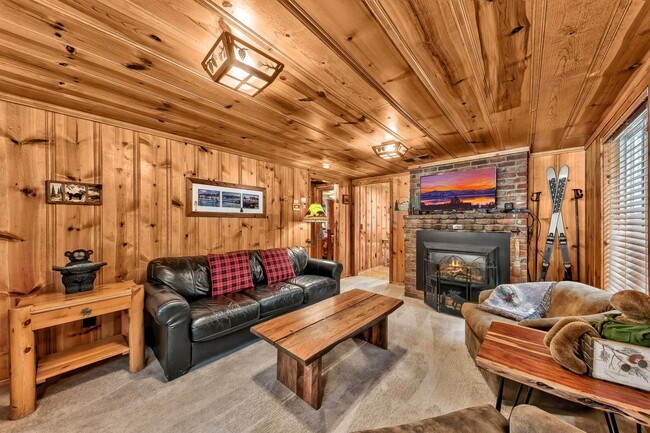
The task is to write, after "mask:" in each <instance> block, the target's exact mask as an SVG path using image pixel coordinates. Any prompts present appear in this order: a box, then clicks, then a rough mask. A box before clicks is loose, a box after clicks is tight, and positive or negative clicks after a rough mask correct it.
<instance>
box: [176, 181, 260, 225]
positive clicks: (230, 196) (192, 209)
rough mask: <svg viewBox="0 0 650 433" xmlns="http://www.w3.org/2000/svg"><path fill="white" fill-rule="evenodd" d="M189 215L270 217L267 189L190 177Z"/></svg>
mask: <svg viewBox="0 0 650 433" xmlns="http://www.w3.org/2000/svg"><path fill="white" fill-rule="evenodd" d="M186 199H187V200H186V202H187V203H188V204H189V206H186V212H185V214H186V215H187V216H208V217H227V218H233V217H234V218H264V217H265V216H266V188H261V187H258V186H250V185H239V184H234V183H226V182H215V181H211V180H205V179H196V178H188V179H187V197H186Z"/></svg>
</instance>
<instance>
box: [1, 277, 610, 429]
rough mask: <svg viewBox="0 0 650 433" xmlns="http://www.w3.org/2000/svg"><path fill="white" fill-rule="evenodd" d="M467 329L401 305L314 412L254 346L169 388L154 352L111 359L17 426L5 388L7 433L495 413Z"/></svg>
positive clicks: (63, 385)
mask: <svg viewBox="0 0 650 433" xmlns="http://www.w3.org/2000/svg"><path fill="white" fill-rule="evenodd" d="M354 287H359V288H363V289H366V290H372V291H376V292H378V293H382V294H387V295H390V296H395V297H402V293H403V287H402V286H397V285H389V284H388V283H387V282H386V281H384V280H379V279H376V278H370V277H363V276H362V277H352V278H346V279H344V281H343V290H349V289H351V288H354ZM463 326H464V324H463V320H462V319H460V318H456V317H452V316H448V315H444V314H438V313H435V312H434V311H432V310H431V309H430V308H428V307H427V306H425V305H424V303H423V302H422V301H419V300H415V299H410V298H404V305H403V306H402V307H401V308H399V309H398V310H397V311H396V312H395V313H393V314H392V315H391V316H390V319H389V348H388V350H382V349H379V348H377V347H375V346H372V345H369V344H366V343H363V342H361V341H358V340H354V339H351V340H348V341H346V342H344V343H342V344H340V345H339V346H337V347H336V348H335V349H334V350H332V351H331V352H330V353H329V354H327V355H325V357H324V360H323V367H324V371H325V374H324V381H325V392H324V398H323V405H322V407H321V409H320V410H318V411H316V410H314V409H312V408H311V407H310V406H309V405H307V404H306V403H305V402H303V401H302V400H301V399H300V398H298V397H297V396H296V395H295V394H293V393H292V392H291V391H289V390H288V389H286V388H285V387H284V386H283V385H282V384H281V383H279V382H278V381H277V380H276V378H275V360H276V351H275V349H274V348H273V347H272V346H271V345H269V344H268V343H265V342H263V341H258V342H255V343H253V344H251V345H249V346H247V347H245V348H243V349H241V350H239V351H236V352H234V353H232V354H230V355H228V356H225V357H222V358H221V359H218V360H215V361H213V362H210V363H206V364H205V365H203V366H201V367H199V368H195V369H194V370H192V371H190V373H188V374H187V375H185V376H183V377H181V378H179V379H176V380H174V381H172V382H166V381H165V379H164V376H163V373H162V370H161V368H160V365H159V364H158V362H157V360H156V359H155V357H154V356H153V355H151V353H150V351H148V352H147V354H148V355H149V356H148V360H147V367H146V368H145V369H144V370H143V371H141V372H139V373H136V374H133V375H131V374H129V373H128V371H127V365H128V361H127V358H126V357H120V358H114V359H112V360H109V361H106V362H104V363H102V364H99V365H95V366H92V367H89V368H87V369H85V370H81V371H78V372H77V373H74V374H69V375H66V376H63V377H60V378H58V379H52V380H49V381H48V382H47V383H46V384H44V385H42V386H39V388H38V394H39V400H38V408H37V410H36V412H35V413H33V414H32V415H30V416H28V417H26V418H24V419H21V420H18V421H7V417H8V414H9V408H8V405H9V396H8V389H7V387H3V388H0V432H3V433H4V432H7V433H9V432H12V433H14V432H15V433H17V432H30V433H38V432H44V433H55V432H57V433H58V432H83V431H92V432H170V433H171V432H174V433H176V432H181V431H183V432H237V433H244V432H283V433H291V432H296V433H297V432H350V431H354V430H358V429H367V428H373V427H380V426H387V425H395V424H400V423H405V422H410V421H414V420H418V419H422V418H428V417H432V416H436V415H440V414H443V413H447V412H450V411H453V410H456V409H461V408H464V407H468V406H474V405H480V404H486V403H488V404H493V403H494V397H493V395H492V394H491V392H490V390H489V389H488V387H487V385H485V383H484V382H483V379H482V377H481V375H480V374H479V372H478V370H477V369H476V367H475V366H474V364H473V362H472V360H471V358H470V356H469V355H468V353H467V351H466V349H465V346H464V343H463V335H464V331H463ZM578 424H580V422H579V423H578ZM598 424H601V423H597V424H592V428H590V429H588V430H587V431H590V432H597V431H601V430H600V425H598ZM593 426H596V427H593ZM582 427H583V428H584V425H583V426H582ZM602 431H603V432H604V431H605V430H602ZM477 433H480V432H477Z"/></svg>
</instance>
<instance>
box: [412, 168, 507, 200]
mask: <svg viewBox="0 0 650 433" xmlns="http://www.w3.org/2000/svg"><path fill="white" fill-rule="evenodd" d="M496 189H497V188H496V167H488V168H480V169H476V170H465V171H456V172H453V173H442V174H435V175H433V176H425V177H422V178H421V179H420V210H421V211H433V210H472V209H490V208H494V207H495V206H496Z"/></svg>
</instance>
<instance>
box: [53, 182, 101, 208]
mask: <svg viewBox="0 0 650 433" xmlns="http://www.w3.org/2000/svg"><path fill="white" fill-rule="evenodd" d="M45 202H46V203H49V204H76V205H91V206H99V205H101V204H102V185H100V184H95V183H80V182H67V181H58V180H47V181H45Z"/></svg>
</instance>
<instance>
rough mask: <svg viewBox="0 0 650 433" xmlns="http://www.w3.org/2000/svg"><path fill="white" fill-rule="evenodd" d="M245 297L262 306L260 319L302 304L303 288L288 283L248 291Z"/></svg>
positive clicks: (258, 287) (245, 292) (244, 292)
mask: <svg viewBox="0 0 650 433" xmlns="http://www.w3.org/2000/svg"><path fill="white" fill-rule="evenodd" d="M242 293H243V294H244V295H246V296H248V297H250V298H251V299H254V300H256V301H257V302H258V303H259V304H260V317H268V316H272V315H274V314H277V313H280V312H282V311H285V310H289V309H291V308H294V307H296V306H298V305H300V304H302V300H303V297H304V294H303V290H302V288H300V287H298V286H295V285H293V284H289V283H287V282H282V283H275V284H268V285H264V286H257V287H254V288H252V289H246V290H244V291H243V292H242Z"/></svg>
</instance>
